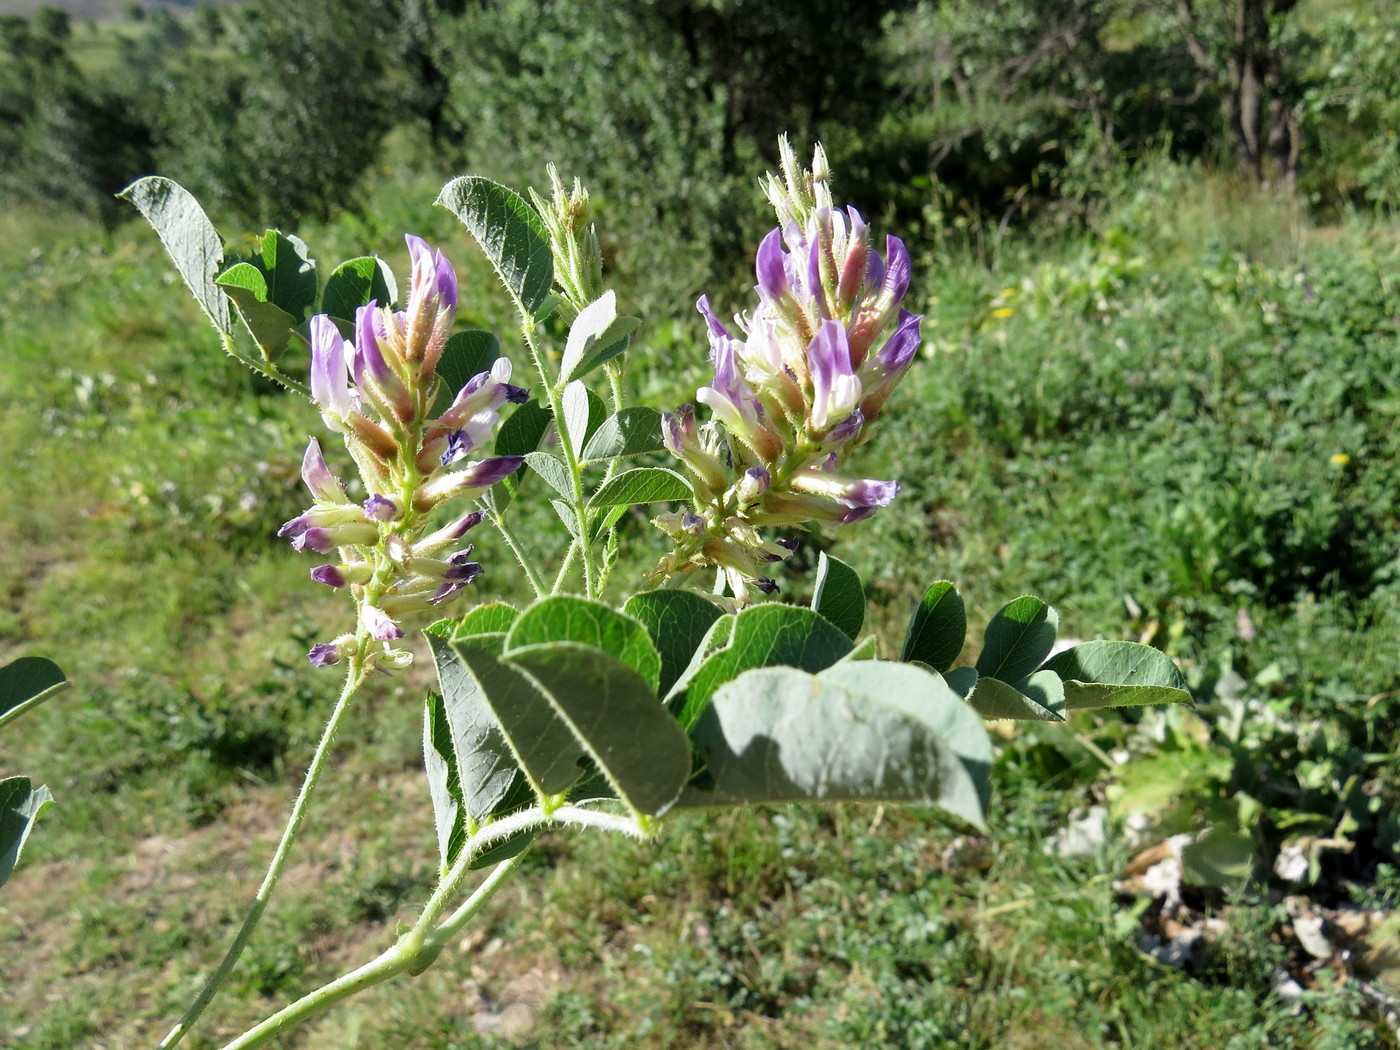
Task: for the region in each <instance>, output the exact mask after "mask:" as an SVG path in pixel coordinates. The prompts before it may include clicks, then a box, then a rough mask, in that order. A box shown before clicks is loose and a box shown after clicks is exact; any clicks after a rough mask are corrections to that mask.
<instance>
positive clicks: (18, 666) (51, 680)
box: [0, 656, 68, 726]
mask: <svg viewBox="0 0 1400 1050" xmlns="http://www.w3.org/2000/svg"><path fill="white" fill-rule="evenodd" d="M67 688H68V679H67V678H65V677H64V676H63V672H62V671H61V670H59V667H58V664H56V663H54V662H53V661H52V660H50V659H48V658H47V657H43V656H21V657H20V658H19V659H18V660H14V661H12V662H10V663H8V664H6V665H5V666H4V667H0V726H3V725H4V724H5V723H6V722H8V721H10V719H12V718H18V717H19V716H20V715H21V714H23V713H24V712H25V711H28V710H30V709H31V708H34V707H38V706H39V705H40V704H42V703H43V702H44V701H45V700H48V699H49V698H50V697H52V696H55V695H56V694H58V693H61V692H62V691H63V690H65V689H67Z"/></svg>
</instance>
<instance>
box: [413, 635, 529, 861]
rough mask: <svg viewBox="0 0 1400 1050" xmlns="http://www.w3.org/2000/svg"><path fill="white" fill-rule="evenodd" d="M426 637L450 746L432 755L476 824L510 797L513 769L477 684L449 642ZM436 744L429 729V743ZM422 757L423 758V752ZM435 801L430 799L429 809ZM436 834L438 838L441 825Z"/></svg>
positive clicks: (513, 766)
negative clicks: (442, 759)
mask: <svg viewBox="0 0 1400 1050" xmlns="http://www.w3.org/2000/svg"><path fill="white" fill-rule="evenodd" d="M427 638H428V645H429V647H430V648H431V649H432V652H433V663H434V664H435V665H436V666H437V675H438V685H439V687H440V689H441V695H442V717H443V721H444V722H445V724H446V726H447V728H448V736H447V738H446V741H445V742H446V743H447V744H448V745H450V748H449V749H447V750H444V749H443V748H442V747H438V751H439V752H440V753H442V754H444V755H445V756H446V760H447V761H448V762H449V763H450V765H451V766H452V768H453V772H454V773H455V776H456V779H457V782H458V788H457V797H458V798H459V799H460V800H461V802H462V803H463V805H465V806H466V811H467V813H468V814H469V815H470V816H471V818H472V820H474V821H476V822H477V823H481V822H482V821H484V820H487V819H488V818H490V816H491V815H492V814H493V813H494V812H495V811H496V809H497V807H498V806H499V805H500V804H501V802H502V801H503V800H504V799H505V798H506V796H507V795H508V794H510V791H511V788H512V787H513V786H514V784H515V781H516V778H517V777H518V776H519V768H518V767H517V765H516V763H515V759H514V756H513V755H512V754H511V750H510V747H509V745H508V744H507V743H506V740H505V737H504V736H503V735H502V733H501V727H500V724H499V722H498V721H497V719H496V715H495V713H494V712H493V710H492V707H491V705H490V703H488V701H487V699H486V695H485V691H484V690H483V688H482V685H481V682H480V681H479V680H478V679H477V678H476V676H475V675H473V674H472V673H471V672H470V671H469V670H468V668H467V667H466V666H465V665H464V664H463V662H462V660H461V658H460V657H459V656H458V655H457V653H456V651H455V650H454V649H453V647H452V642H451V641H450V640H449V639H446V638H443V637H441V636H439V635H434V634H429V635H427ZM439 742H440V740H439V737H438V735H437V733H436V730H434V737H433V743H434V744H435V745H437V744H438V743H439ZM425 743H426V740H425ZM424 753H425V755H426V754H427V752H426V750H425V752H424ZM449 781H450V778H449ZM436 803H437V799H436V796H435V797H434V805H435V806H436ZM438 836H439V839H440V840H441V839H442V826H441V824H439V827H438ZM446 862H447V860H446V859H445V860H444V863H446Z"/></svg>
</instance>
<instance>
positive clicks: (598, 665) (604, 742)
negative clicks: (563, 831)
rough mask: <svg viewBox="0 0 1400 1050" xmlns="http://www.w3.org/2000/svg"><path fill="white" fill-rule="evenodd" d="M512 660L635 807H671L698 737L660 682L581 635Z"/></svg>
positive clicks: (656, 810) (516, 652) (650, 810)
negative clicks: (660, 690) (664, 698)
mask: <svg viewBox="0 0 1400 1050" xmlns="http://www.w3.org/2000/svg"><path fill="white" fill-rule="evenodd" d="M528 615H529V610H526V612H525V613H524V614H522V616H521V619H522V621H523V620H524V618H525V616H528ZM518 626H519V625H518V624H517V628H518ZM639 626H640V625H639ZM512 634H514V632H512ZM648 644H650V643H649V642H648ZM504 659H506V660H508V661H509V662H510V663H511V664H512V665H514V666H515V667H518V668H520V669H521V670H522V671H524V672H525V674H527V675H528V676H529V677H530V678H531V680H533V681H534V683H535V685H536V686H537V687H538V688H539V689H540V691H541V692H542V693H544V695H545V696H547V697H548V698H549V700H550V702H551V703H552V704H553V705H554V709H555V711H556V712H557V713H558V715H559V717H560V718H562V719H563V720H564V722H565V723H566V724H567V725H568V726H569V729H570V730H571V731H572V732H573V734H574V737H575V739H576V740H577V741H578V743H579V744H581V745H582V746H583V748H584V749H585V750H586V751H587V753H588V754H589V756H590V757H591V758H592V759H593V761H594V762H595V763H596V764H597V766H598V769H599V770H600V771H601V772H602V773H603V775H604V776H605V777H607V779H608V783H610V784H611V785H612V786H613V789H614V790H615V791H616V792H617V794H618V797H619V798H621V799H622V801H623V802H625V803H627V805H628V806H629V807H630V808H631V809H632V810H633V811H634V812H637V813H644V814H647V815H648V816H656V815H658V814H660V813H662V812H664V811H665V810H667V809H669V808H670V806H671V804H672V803H673V802H675V800H676V797H677V796H678V795H679V794H680V792H681V788H682V787H684V786H685V782H686V780H687V779H689V777H690V744H689V743H688V742H687V740H686V738H685V734H684V733H683V732H681V727H680V726H678V725H677V724H676V721H675V719H673V718H672V717H671V716H670V714H669V713H668V712H667V710H666V708H665V707H664V706H663V705H662V704H661V703H660V702H659V701H658V700H657V698H656V688H655V686H654V685H653V684H651V683H649V682H647V681H646V680H645V679H644V678H642V676H641V675H639V674H638V673H637V672H636V671H634V670H633V669H632V668H630V667H628V666H627V665H626V664H624V663H623V662H622V661H620V660H618V659H616V658H615V657H613V656H611V655H609V654H608V653H605V652H603V651H602V650H601V649H595V648H593V647H592V646H588V645H580V644H578V643H577V642H551V643H549V644H546V645H530V646H526V647H524V648H520V649H511V650H510V651H509V652H507V653H506V655H505V657H504Z"/></svg>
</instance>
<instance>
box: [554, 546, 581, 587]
mask: <svg viewBox="0 0 1400 1050" xmlns="http://www.w3.org/2000/svg"><path fill="white" fill-rule="evenodd" d="M578 548H579V544H578V541H577V540H575V541H574V542H573V543H571V544H569V549H568V551H567V553H565V555H564V561H563V563H562V564H561V565H560V566H559V574H558V575H557V576H555V577H554V590H552V591H550V592H549V593H550V594H558V593H559V592H560V591H562V590H563V589H564V581H565V580H566V579H567V578H568V576H569V570H570V569H572V568H573V567H574V558H576V557H577V556H578Z"/></svg>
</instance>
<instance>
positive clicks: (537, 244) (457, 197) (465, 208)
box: [434, 175, 554, 320]
mask: <svg viewBox="0 0 1400 1050" xmlns="http://www.w3.org/2000/svg"><path fill="white" fill-rule="evenodd" d="M434 203H436V204H438V205H440V206H441V207H444V208H446V209H447V210H448V211H450V212H452V213H453V214H454V215H456V216H457V218H459V219H460V220H461V221H462V225H464V226H466V228H467V230H468V231H469V232H470V233H471V235H472V236H473V237H474V238H476V243H477V244H479V245H481V250H482V251H483V252H485V253H486V258H487V259H489V260H490V262H491V265H492V266H493V267H495V269H496V273H497V275H498V276H499V277H500V278H501V281H502V282H503V283H504V284H505V286H506V289H507V291H509V292H510V294H511V296H512V298H514V299H515V302H516V305H517V306H519V308H520V310H521V312H522V313H524V314H526V315H528V316H529V317H532V318H534V319H536V320H540V319H542V318H543V317H544V316H545V314H546V313H547V310H546V309H545V307H546V305H547V303H548V300H549V289H550V287H551V286H552V285H553V284H554V262H553V257H552V255H551V252H550V247H549V234H548V233H547V232H546V230H545V228H544V223H543V222H541V221H540V217H539V215H538V214H537V213H536V212H535V210H534V209H533V208H531V207H530V205H529V204H527V203H526V202H525V200H524V199H523V198H522V197H521V196H520V195H519V194H518V193H516V192H515V191H513V190H510V189H507V188H506V187H505V186H502V185H501V184H500V183H498V182H492V181H491V180H490V179H486V178H482V177H481V176H479V175H463V176H461V177H459V178H455V179H453V180H452V181H451V182H449V183H448V184H447V185H446V186H444V187H443V188H442V193H440V194H439V195H438V199H437V200H436V201H435V202H434Z"/></svg>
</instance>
